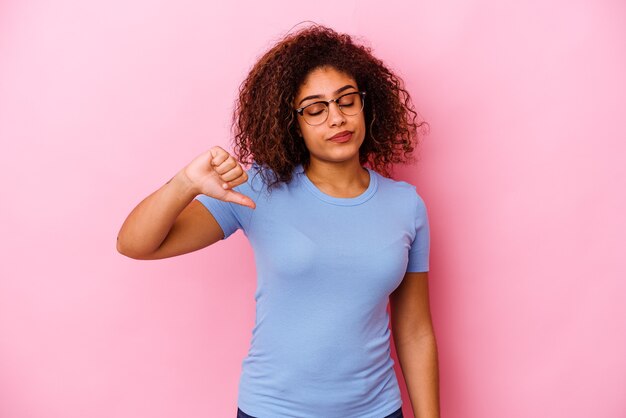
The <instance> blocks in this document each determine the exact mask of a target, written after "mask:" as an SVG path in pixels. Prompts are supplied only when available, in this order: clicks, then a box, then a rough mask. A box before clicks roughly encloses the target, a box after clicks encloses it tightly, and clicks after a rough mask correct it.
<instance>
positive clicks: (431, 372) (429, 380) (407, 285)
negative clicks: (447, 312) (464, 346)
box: [389, 272, 440, 418]
mask: <svg viewBox="0 0 626 418" xmlns="http://www.w3.org/2000/svg"><path fill="white" fill-rule="evenodd" d="M389 300H390V304H391V330H392V334H393V340H394V342H395V346H396V353H397V354H398V360H399V362H400V367H401V369H402V374H403V375H404V380H405V382H406V387H407V389H408V391H409V397H410V399H411V406H412V407H413V413H414V414H415V416H416V417H417V418H439V417H440V410H439V371H438V354H437V342H436V339H435V333H434V331H433V326H432V321H431V316H430V306H429V301H428V272H420V273H413V272H409V273H406V275H405V276H404V278H403V280H402V282H401V283H400V286H398V288H397V289H396V290H395V291H394V292H393V293H392V294H391V295H390V296H389Z"/></svg>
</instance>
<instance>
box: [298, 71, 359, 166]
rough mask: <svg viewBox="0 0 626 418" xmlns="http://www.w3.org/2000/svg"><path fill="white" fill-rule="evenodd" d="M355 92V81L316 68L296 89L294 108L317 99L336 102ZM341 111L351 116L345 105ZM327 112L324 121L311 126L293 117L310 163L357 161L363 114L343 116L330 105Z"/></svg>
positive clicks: (302, 119)
mask: <svg viewBox="0 0 626 418" xmlns="http://www.w3.org/2000/svg"><path fill="white" fill-rule="evenodd" d="M357 91H359V90H358V86H357V84H356V81H355V80H354V79H353V78H352V77H350V76H349V75H347V74H345V73H342V72H339V71H337V70H336V69H334V68H331V67H322V68H318V69H315V70H313V71H312V72H311V73H309V75H308V76H307V77H306V79H305V80H304V82H303V83H302V85H301V86H300V89H299V90H298V92H297V93H296V98H295V100H294V108H295V109H297V108H301V107H304V106H306V105H309V104H311V103H315V102H318V101H320V100H330V99H336V98H338V97H339V96H341V95H344V94H346V93H351V92H357ZM354 98H355V96H354V95H351V96H346V102H345V103H350V102H351V101H352V100H354ZM357 100H358V98H357ZM309 109H312V108H309ZM321 109H323V107H322V108H321ZM344 109H345V112H346V113H353V112H352V111H351V110H350V106H345V107H344ZM305 112H306V110H305ZM316 113H317V110H316ZM327 113H328V118H327V119H326V121H325V122H323V123H321V124H319V125H315V126H311V125H309V124H308V123H307V122H306V121H305V120H304V118H303V117H302V116H300V115H298V116H297V119H298V128H299V129H298V131H299V133H300V134H301V139H303V140H304V143H305V145H306V147H307V149H308V150H309V153H310V157H311V161H313V160H321V161H326V162H346V161H350V160H353V159H356V161H358V160H359V148H360V147H361V144H362V143H363V140H364V138H365V116H364V114H363V112H358V113H357V114H356V115H353V116H347V115H345V114H344V113H343V112H342V111H341V110H339V106H338V105H337V103H335V102H332V103H330V105H329V106H328V110H327ZM342 132H347V135H345V136H343V137H341V138H338V140H331V138H332V137H333V136H335V135H337V134H340V133H342ZM346 139H347V140H346ZM340 140H341V142H339V141H340Z"/></svg>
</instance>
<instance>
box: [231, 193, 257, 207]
mask: <svg viewBox="0 0 626 418" xmlns="http://www.w3.org/2000/svg"><path fill="white" fill-rule="evenodd" d="M223 200H224V201H226V202H233V203H237V204H238V205H242V206H247V207H249V208H251V209H255V208H256V203H254V201H253V200H252V199H250V198H249V197H248V196H246V195H245V194H243V193H239V192H236V191H234V190H226V194H225V195H224V199H223Z"/></svg>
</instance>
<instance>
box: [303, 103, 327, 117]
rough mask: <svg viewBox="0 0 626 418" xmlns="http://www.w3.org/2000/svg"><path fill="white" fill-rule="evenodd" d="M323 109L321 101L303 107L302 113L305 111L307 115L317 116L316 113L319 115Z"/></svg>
mask: <svg viewBox="0 0 626 418" xmlns="http://www.w3.org/2000/svg"><path fill="white" fill-rule="evenodd" d="M325 110H326V106H324V105H323V104H322V103H313V104H312V105H309V106H307V107H306V108H304V113H306V114H307V115H309V116H317V115H320V114H321V113H322V112H324V111H325Z"/></svg>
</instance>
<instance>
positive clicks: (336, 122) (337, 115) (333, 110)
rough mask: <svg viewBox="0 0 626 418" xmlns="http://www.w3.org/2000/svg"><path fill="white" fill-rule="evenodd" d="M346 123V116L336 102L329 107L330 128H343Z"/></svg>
mask: <svg viewBox="0 0 626 418" xmlns="http://www.w3.org/2000/svg"><path fill="white" fill-rule="evenodd" d="M345 122H346V115H344V114H343V112H342V111H341V110H340V109H339V105H338V104H337V103H336V102H332V103H329V105H328V123H329V124H330V126H341V125H343V124H344V123H345Z"/></svg>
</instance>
